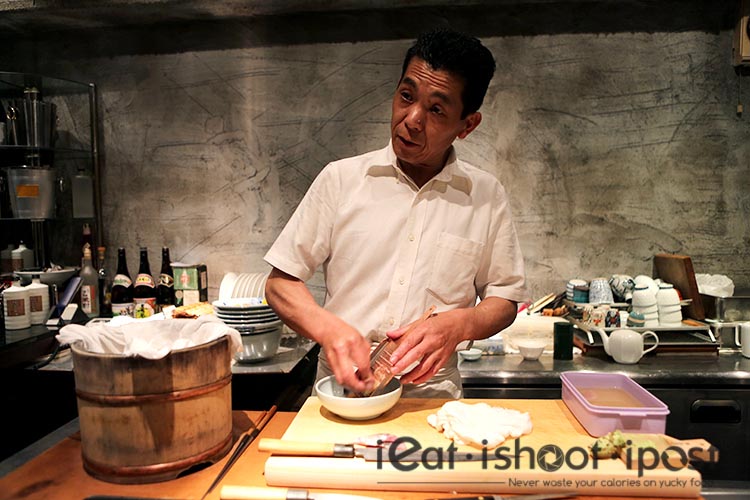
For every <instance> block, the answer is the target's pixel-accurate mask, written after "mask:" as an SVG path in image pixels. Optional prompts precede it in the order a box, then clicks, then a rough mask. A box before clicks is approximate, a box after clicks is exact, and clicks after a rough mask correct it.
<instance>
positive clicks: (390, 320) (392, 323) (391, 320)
mask: <svg viewBox="0 0 750 500" xmlns="http://www.w3.org/2000/svg"><path fill="white" fill-rule="evenodd" d="M394 323H396V322H395V321H394V320H393V318H390V319H389V320H388V324H389V325H391V326H393V325H394Z"/></svg>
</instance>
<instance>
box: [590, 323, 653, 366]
mask: <svg viewBox="0 0 750 500" xmlns="http://www.w3.org/2000/svg"><path fill="white" fill-rule="evenodd" d="M596 331H597V332H599V335H600V336H601V338H602V343H603V344H604V351H605V352H606V353H607V354H609V355H610V356H612V357H613V358H614V360H615V361H616V362H617V363H622V364H626V365H632V364H635V363H637V362H638V361H640V360H641V358H642V357H643V355H644V354H646V353H647V352H651V351H653V350H654V349H656V346H658V345H659V337H658V336H657V335H656V334H655V333H654V332H652V331H645V332H643V333H642V334H641V333H638V332H636V331H633V330H615V331H613V332H612V333H610V334H609V337H607V334H606V333H605V332H604V330H602V329H601V328H596ZM648 335H651V336H653V337H654V340H655V341H656V343H655V344H654V345H653V346H651V347H649V348H648V349H646V350H644V349H643V338H644V337H646V336H648Z"/></svg>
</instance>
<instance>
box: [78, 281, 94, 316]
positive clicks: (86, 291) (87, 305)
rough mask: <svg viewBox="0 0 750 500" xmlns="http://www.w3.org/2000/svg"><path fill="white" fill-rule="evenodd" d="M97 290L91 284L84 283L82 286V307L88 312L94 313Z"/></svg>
mask: <svg viewBox="0 0 750 500" xmlns="http://www.w3.org/2000/svg"><path fill="white" fill-rule="evenodd" d="M95 295H96V290H95V288H94V287H93V286H91V285H84V286H82V287H81V309H83V312H85V313H86V314H94V312H96V311H94V300H96V299H95Z"/></svg>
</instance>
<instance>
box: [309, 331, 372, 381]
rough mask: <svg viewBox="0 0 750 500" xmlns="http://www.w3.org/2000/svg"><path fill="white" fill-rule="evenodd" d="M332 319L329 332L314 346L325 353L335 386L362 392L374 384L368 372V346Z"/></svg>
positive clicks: (358, 335)
mask: <svg viewBox="0 0 750 500" xmlns="http://www.w3.org/2000/svg"><path fill="white" fill-rule="evenodd" d="M334 318H335V320H334V321H333V324H332V325H331V327H330V329H329V330H328V331H326V332H324V333H323V334H322V335H321V336H320V337H319V338H318V339H317V340H318V343H319V344H320V345H321V347H322V348H323V350H324V351H325V353H326V358H327V359H328V365H329V366H330V367H331V370H333V374H334V376H335V377H336V382H338V383H339V384H341V385H343V386H344V387H348V388H349V389H351V390H353V391H355V392H365V391H366V390H369V389H371V388H372V386H373V384H374V383H375V380H374V378H373V376H372V371H371V370H370V344H369V342H367V341H366V340H365V339H364V337H362V335H361V334H360V333H359V332H358V331H357V330H356V329H354V328H353V327H351V326H350V325H348V324H347V323H345V322H344V321H342V320H340V319H339V318H337V317H334ZM336 320H337V321H336ZM336 323H338V324H336ZM354 368H356V371H355V370H354Z"/></svg>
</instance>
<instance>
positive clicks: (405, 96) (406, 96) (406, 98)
mask: <svg viewBox="0 0 750 500" xmlns="http://www.w3.org/2000/svg"><path fill="white" fill-rule="evenodd" d="M401 99H403V100H404V101H408V102H411V94H410V93H409V92H406V91H401Z"/></svg>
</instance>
